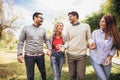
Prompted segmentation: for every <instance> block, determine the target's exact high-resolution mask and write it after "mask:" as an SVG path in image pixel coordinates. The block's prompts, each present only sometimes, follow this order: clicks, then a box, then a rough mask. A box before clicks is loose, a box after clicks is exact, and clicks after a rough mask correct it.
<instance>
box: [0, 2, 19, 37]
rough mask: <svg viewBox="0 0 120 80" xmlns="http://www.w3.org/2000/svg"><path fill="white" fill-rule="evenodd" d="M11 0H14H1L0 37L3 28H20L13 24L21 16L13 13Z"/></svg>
mask: <svg viewBox="0 0 120 80" xmlns="http://www.w3.org/2000/svg"><path fill="white" fill-rule="evenodd" d="M11 1H12V0H7V1H6V3H4V2H3V0H0V38H1V36H2V31H3V30H5V29H7V28H9V29H12V30H16V29H17V28H18V27H16V26H14V25H13V24H14V22H16V20H17V19H18V18H19V16H16V15H14V14H13V11H12V3H11Z"/></svg>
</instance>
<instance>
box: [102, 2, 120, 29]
mask: <svg viewBox="0 0 120 80" xmlns="http://www.w3.org/2000/svg"><path fill="white" fill-rule="evenodd" d="M101 10H102V11H103V13H104V14H113V15H114V16H115V17H116V19H117V23H118V28H119V30H120V0H107V1H106V3H105V4H103V5H102V7H101Z"/></svg>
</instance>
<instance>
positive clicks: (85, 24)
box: [80, 23, 89, 26]
mask: <svg viewBox="0 0 120 80" xmlns="http://www.w3.org/2000/svg"><path fill="white" fill-rule="evenodd" d="M80 25H84V26H89V24H87V23H80Z"/></svg>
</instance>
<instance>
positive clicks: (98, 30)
mask: <svg viewBox="0 0 120 80" xmlns="http://www.w3.org/2000/svg"><path fill="white" fill-rule="evenodd" d="M100 31H101V30H100V29H96V30H94V31H93V33H99V32H100Z"/></svg>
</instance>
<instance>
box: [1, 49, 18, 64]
mask: <svg viewBox="0 0 120 80" xmlns="http://www.w3.org/2000/svg"><path fill="white" fill-rule="evenodd" d="M16 58H17V57H16V53H15V52H14V53H5V52H3V51H2V52H1V51H0V64H7V63H11V62H16V61H17V59H16Z"/></svg>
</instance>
